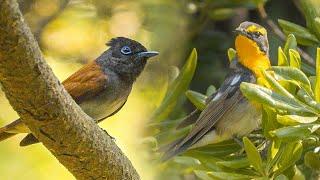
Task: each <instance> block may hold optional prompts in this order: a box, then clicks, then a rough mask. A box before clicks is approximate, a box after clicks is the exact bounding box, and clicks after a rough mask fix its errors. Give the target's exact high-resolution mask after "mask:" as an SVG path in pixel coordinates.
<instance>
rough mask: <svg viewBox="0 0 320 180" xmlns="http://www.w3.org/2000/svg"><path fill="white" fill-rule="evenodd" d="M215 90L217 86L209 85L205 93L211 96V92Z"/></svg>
mask: <svg viewBox="0 0 320 180" xmlns="http://www.w3.org/2000/svg"><path fill="white" fill-rule="evenodd" d="M216 91H217V88H216V87H215V86H214V85H210V86H209V87H208V88H207V92H206V95H207V96H211V95H212V94H213V93H215V92H216Z"/></svg>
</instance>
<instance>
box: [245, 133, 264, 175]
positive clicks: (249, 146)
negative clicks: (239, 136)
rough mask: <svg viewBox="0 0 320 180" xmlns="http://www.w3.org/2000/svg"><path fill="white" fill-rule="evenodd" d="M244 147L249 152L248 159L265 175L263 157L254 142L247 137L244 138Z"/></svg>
mask: <svg viewBox="0 0 320 180" xmlns="http://www.w3.org/2000/svg"><path fill="white" fill-rule="evenodd" d="M243 143H244V149H245V151H246V153H247V157H248V160H249V162H250V164H251V165H252V166H253V168H254V169H255V170H257V171H258V172H259V173H260V174H261V175H264V174H265V173H264V170H263V167H262V159H261V156H260V154H259V152H258V149H257V148H256V147H255V146H254V144H253V143H252V142H251V141H250V140H249V139H248V138H247V137H244V138H243Z"/></svg>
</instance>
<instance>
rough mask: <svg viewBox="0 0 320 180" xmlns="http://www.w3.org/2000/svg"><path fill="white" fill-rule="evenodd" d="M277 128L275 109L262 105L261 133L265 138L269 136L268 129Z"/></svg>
mask: <svg viewBox="0 0 320 180" xmlns="http://www.w3.org/2000/svg"><path fill="white" fill-rule="evenodd" d="M277 128H279V123H278V122H277V118H276V111H275V110H273V109H272V108H269V107H266V106H264V107H263V110H262V130H263V135H264V136H265V137H266V138H270V134H269V131H271V130H275V129H277Z"/></svg>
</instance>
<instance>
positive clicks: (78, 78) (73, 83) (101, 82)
mask: <svg viewBox="0 0 320 180" xmlns="http://www.w3.org/2000/svg"><path fill="white" fill-rule="evenodd" d="M107 81H108V77H107V75H106V74H105V73H104V72H103V70H102V69H101V67H100V65H98V64H97V63H96V62H95V61H94V62H91V63H89V64H87V65H85V66H83V67H82V68H81V69H80V70H78V71H77V72H75V73H74V74H72V75H71V76H70V77H69V78H68V79H66V80H65V81H64V82H63V83H62V84H63V86H64V88H65V89H66V90H67V91H68V93H69V94H70V95H71V97H72V98H73V99H74V100H75V101H76V102H77V103H78V104H80V103H81V102H83V101H85V100H86V99H89V98H91V97H94V96H96V95H97V94H99V93H100V92H101V91H103V90H104V89H106V88H107V86H106V84H107Z"/></svg>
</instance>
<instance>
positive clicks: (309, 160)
mask: <svg viewBox="0 0 320 180" xmlns="http://www.w3.org/2000/svg"><path fill="white" fill-rule="evenodd" d="M304 164H305V165H306V166H308V167H309V168H311V169H313V170H315V171H320V153H319V152H318V153H315V152H312V151H309V152H307V153H306V154H305V155H304Z"/></svg>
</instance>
